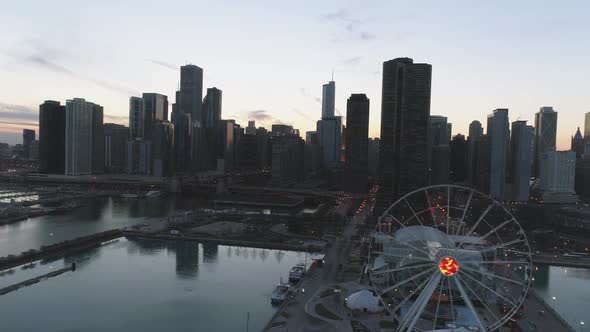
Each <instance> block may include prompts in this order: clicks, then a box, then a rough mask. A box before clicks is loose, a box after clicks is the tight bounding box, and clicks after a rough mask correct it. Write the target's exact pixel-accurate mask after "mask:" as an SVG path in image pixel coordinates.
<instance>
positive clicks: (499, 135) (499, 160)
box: [487, 108, 510, 201]
mask: <svg viewBox="0 0 590 332" xmlns="http://www.w3.org/2000/svg"><path fill="white" fill-rule="evenodd" d="M487 130H488V131H487V136H488V140H489V141H490V144H489V148H490V185H489V188H490V191H489V194H490V196H492V197H494V198H495V199H497V200H500V201H501V200H503V199H504V195H505V193H506V191H505V190H506V165H507V158H508V142H509V140H510V133H509V127H508V109H506V108H499V109H496V110H494V111H493V113H492V114H490V115H488V127H487Z"/></svg>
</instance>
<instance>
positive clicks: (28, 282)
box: [0, 263, 76, 296]
mask: <svg viewBox="0 0 590 332" xmlns="http://www.w3.org/2000/svg"><path fill="white" fill-rule="evenodd" d="M75 270H76V263H72V265H71V266H69V267H64V268H61V269H59V270H55V271H51V272H49V273H45V274H43V275H40V276H38V277H35V278H31V279H28V280H25V281H23V282H19V283H18V284H14V285H11V286H8V287H4V288H0V296H2V295H4V294H8V293H10V292H14V291H17V290H19V289H21V288H23V287H27V286H31V285H34V284H36V283H38V282H40V281H42V280H46V279H49V278H53V277H57V276H58V275H60V274H64V273H66V272H68V271H75Z"/></svg>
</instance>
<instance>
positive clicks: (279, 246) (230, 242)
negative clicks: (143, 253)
mask: <svg viewBox="0 0 590 332" xmlns="http://www.w3.org/2000/svg"><path fill="white" fill-rule="evenodd" d="M123 235H124V236H125V237H127V238H140V239H157V240H170V241H189V242H199V243H214V244H219V245H224V246H235V247H250V248H260V249H276V250H290V251H307V252H320V251H322V250H324V248H323V247H320V246H313V245H293V244H285V243H278V242H269V241H266V242H255V241H244V240H234V239H220V238H212V237H201V236H186V235H172V234H170V235H169V234H147V233H142V232H128V231H125V232H123Z"/></svg>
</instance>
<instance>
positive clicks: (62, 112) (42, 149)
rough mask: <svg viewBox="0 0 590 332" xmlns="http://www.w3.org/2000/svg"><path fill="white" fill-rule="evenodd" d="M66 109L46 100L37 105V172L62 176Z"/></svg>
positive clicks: (55, 102) (56, 102) (57, 103)
mask: <svg viewBox="0 0 590 332" xmlns="http://www.w3.org/2000/svg"><path fill="white" fill-rule="evenodd" d="M65 134H66V107H65V106H63V105H60V103H59V102H58V101H53V100H46V101H45V102H44V103H43V104H41V105H39V172H40V173H44V174H64V171H65V169H64V167H65V148H66V141H65Z"/></svg>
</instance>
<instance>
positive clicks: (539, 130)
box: [533, 106, 557, 177]
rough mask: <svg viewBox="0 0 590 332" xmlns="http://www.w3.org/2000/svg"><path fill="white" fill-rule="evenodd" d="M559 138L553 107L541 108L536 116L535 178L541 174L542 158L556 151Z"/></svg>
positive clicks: (555, 113)
mask: <svg viewBox="0 0 590 332" xmlns="http://www.w3.org/2000/svg"><path fill="white" fill-rule="evenodd" d="M556 137H557V112H556V111H555V110H553V107H549V106H545V107H541V109H540V110H539V112H537V113H536V114H535V152H534V161H533V162H534V167H533V169H534V176H535V177H539V176H540V174H541V156H542V155H543V153H545V152H551V151H555V147H556V144H555V141H556Z"/></svg>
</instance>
